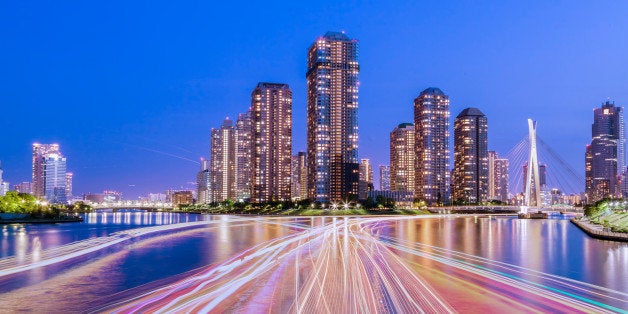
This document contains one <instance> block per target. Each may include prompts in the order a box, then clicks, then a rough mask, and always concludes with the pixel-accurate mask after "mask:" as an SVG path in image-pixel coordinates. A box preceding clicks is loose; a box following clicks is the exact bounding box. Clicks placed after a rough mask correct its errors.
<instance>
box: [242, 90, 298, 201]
mask: <svg viewBox="0 0 628 314" xmlns="http://www.w3.org/2000/svg"><path fill="white" fill-rule="evenodd" d="M251 120H252V126H253V133H252V134H253V136H252V139H253V163H252V165H253V167H252V194H251V201H252V202H254V203H260V202H268V201H284V200H290V197H291V194H290V190H291V182H290V181H291V176H290V172H291V167H292V164H291V159H292V91H291V90H290V87H289V86H288V85H287V84H277V83H259V84H257V87H256V88H255V89H254V90H253V93H252V94H251Z"/></svg>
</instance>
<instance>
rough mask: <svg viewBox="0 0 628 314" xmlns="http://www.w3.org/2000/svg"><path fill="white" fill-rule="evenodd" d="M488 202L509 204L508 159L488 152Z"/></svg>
mask: <svg viewBox="0 0 628 314" xmlns="http://www.w3.org/2000/svg"><path fill="white" fill-rule="evenodd" d="M488 200H498V201H501V202H504V203H506V202H508V159H505V158H499V156H498V154H497V152H495V151H489V152H488Z"/></svg>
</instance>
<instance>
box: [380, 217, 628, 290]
mask: <svg viewBox="0 0 628 314" xmlns="http://www.w3.org/2000/svg"><path fill="white" fill-rule="evenodd" d="M388 228H390V229H391V230H390V231H389V232H390V233H391V234H392V236H393V237H395V238H400V239H404V240H409V241H413V242H420V243H424V244H429V245H432V246H435V247H441V248H446V249H449V250H453V251H459V252H464V253H467V254H472V255H477V256H481V257H485V258H488V259H492V260H497V261H501V262H505V263H509V264H514V265H518V266H521V267H525V268H529V269H532V270H537V271H542V272H546V273H550V274H555V275H559V276H564V277H567V278H571V279H576V280H580V281H584V282H589V283H592V284H596V285H600V286H604V287H609V288H612V289H615V290H619V291H628V244H626V243H622V242H616V241H605V240H598V239H594V238H591V237H589V236H588V235H586V234H585V233H584V232H582V231H581V230H580V229H578V228H577V227H576V226H574V225H573V224H572V223H571V222H569V220H566V219H545V220H536V219H516V218H504V217H492V218H488V217H486V218H480V217H464V218H441V219H414V220H399V221H398V222H395V223H389V224H388ZM427 263H430V262H429V261H428V262H427Z"/></svg>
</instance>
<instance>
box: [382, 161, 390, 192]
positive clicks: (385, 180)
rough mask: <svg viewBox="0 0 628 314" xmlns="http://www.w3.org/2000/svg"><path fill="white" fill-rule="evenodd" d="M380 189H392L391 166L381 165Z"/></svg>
mask: <svg viewBox="0 0 628 314" xmlns="http://www.w3.org/2000/svg"><path fill="white" fill-rule="evenodd" d="M379 190H380V191H390V166H389V165H379Z"/></svg>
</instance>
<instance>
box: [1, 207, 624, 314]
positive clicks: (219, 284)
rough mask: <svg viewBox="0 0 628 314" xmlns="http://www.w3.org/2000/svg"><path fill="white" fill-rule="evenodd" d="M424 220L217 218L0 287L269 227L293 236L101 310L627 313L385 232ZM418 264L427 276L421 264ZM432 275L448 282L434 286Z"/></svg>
mask: <svg viewBox="0 0 628 314" xmlns="http://www.w3.org/2000/svg"><path fill="white" fill-rule="evenodd" d="M426 217H430V216H425V217H347V218H332V217H312V218H301V219H302V220H305V221H301V222H300V223H299V222H295V221H290V220H287V219H286V218H283V217H276V218H275V217H264V218H260V217H221V218H219V219H217V220H211V221H201V222H192V223H183V224H174V225H161V226H153V227H145V228H137V229H131V230H125V231H121V232H117V233H114V234H111V235H110V236H106V237H100V238H94V239H90V240H85V241H79V242H75V243H72V244H69V245H65V246H61V247H57V248H53V249H49V250H44V251H42V252H41V253H40V254H39V257H38V258H36V257H35V256H33V255H26V257H23V258H19V259H18V258H16V257H11V258H4V259H0V278H2V277H3V276H9V275H12V274H16V273H20V272H24V271H27V270H31V269H35V268H39V267H44V266H47V265H51V264H54V263H59V262H63V261H67V260H71V259H73V258H76V257H79V256H83V255H86V254H89V253H92V252H95V251H98V250H101V249H104V248H107V247H110V246H112V245H115V244H118V243H121V242H124V241H127V240H130V239H136V238H137V237H142V236H148V237H150V236H153V235H156V234H158V233H160V232H164V231H172V232H177V231H183V230H186V229H189V228H218V229H220V228H234V227H235V228H237V227H239V226H263V225H273V228H275V227H276V226H280V227H283V228H287V229H290V230H291V231H292V232H289V233H282V235H281V236H275V237H274V238H270V239H269V240H267V241H263V242H261V243H258V244H256V245H253V246H251V247H249V248H248V249H246V250H244V251H242V252H240V253H238V254H236V255H234V256H232V257H230V258H228V259H227V260H224V261H222V262H219V263H217V264H214V265H210V266H207V267H205V268H203V269H199V270H198V272H196V273H195V274H194V275H191V276H188V277H184V278H183V279H180V280H178V281H175V282H174V283H171V284H167V285H164V286H161V287H159V288H157V289H151V290H150V291H141V290H137V291H140V292H138V293H137V294H134V296H133V297H131V298H126V299H124V300H116V299H113V298H112V299H111V300H110V303H109V306H107V307H104V308H100V309H98V311H102V312H116V313H132V312H149V313H171V312H233V311H241V312H255V313H256V312H271V311H272V312H297V313H300V312H305V313H312V312H316V313H318V312H340V313H354V312H367V313H382V312H413V313H414V312H416V313H424V312H434V313H436V312H439V313H440V312H456V311H463V312H464V311H467V312H468V311H481V310H483V309H486V308H487V305H488V308H489V309H490V308H491V306H500V308H501V309H504V308H506V309H512V311H514V312H517V311H521V312H530V311H537V312H596V313H612V312H619V313H627V312H626V310H625V308H628V293H625V292H621V291H615V290H613V289H609V288H606V287H601V286H597V285H593V284H590V283H585V282H581V281H577V280H574V279H569V278H565V277H561V276H557V275H553V274H547V273H543V272H540V271H537V270H534V269H530V268H525V267H521V266H517V265H513V264H509V263H505V262H501V261H497V260H492V259H488V258H485V257H481V256H476V255H472V254H468V253H465V252H460V251H455V250H450V249H447V248H442V247H437V246H433V245H428V244H424V243H418V242H412V241H408V240H406V239H403V238H399V237H397V236H395V233H394V232H392V233H391V232H390V230H389V227H390V226H391V225H393V224H395V223H398V222H399V221H401V220H409V221H411V220H413V219H421V218H426ZM308 223H309V224H308ZM424 259H425V260H429V261H430V262H431V263H430V265H431V266H430V267H426V266H423V265H420V263H418V262H417V261H421V260H424ZM438 276H440V277H439V278H444V279H445V280H441V282H437V281H436V280H434V278H436V277H438ZM443 281H444V282H445V283H444V284H443ZM461 295H466V296H468V297H465V298H466V299H467V300H462V299H463V298H460V296H461ZM127 296H128V294H127ZM477 296H480V298H479V299H472V298H473V297H476V298H477ZM469 299H471V300H469Z"/></svg>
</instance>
